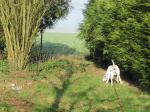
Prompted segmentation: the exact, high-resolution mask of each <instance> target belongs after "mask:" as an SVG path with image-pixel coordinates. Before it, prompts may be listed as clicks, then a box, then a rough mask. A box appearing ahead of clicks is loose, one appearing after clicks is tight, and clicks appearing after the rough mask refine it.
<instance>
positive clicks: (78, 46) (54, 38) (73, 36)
mask: <svg viewBox="0 0 150 112" xmlns="http://www.w3.org/2000/svg"><path fill="white" fill-rule="evenodd" d="M37 42H38V43H39V42H40V37H38V38H37ZM43 44H44V47H45V48H48V49H49V50H51V51H53V52H57V53H58V52H59V53H62V54H63V53H64V54H77V55H79V54H80V55H85V54H88V53H89V51H88V50H87V48H86V47H85V42H84V41H82V40H80V39H79V37H78V34H77V33H44V35H43Z"/></svg>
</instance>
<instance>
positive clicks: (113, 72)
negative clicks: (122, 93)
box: [103, 60, 122, 85]
mask: <svg viewBox="0 0 150 112" xmlns="http://www.w3.org/2000/svg"><path fill="white" fill-rule="evenodd" d="M112 63H113V65H110V66H109V67H108V68H107V71H106V73H105V75H104V77H103V81H104V82H105V81H106V83H108V82H109V80H111V85H112V84H113V79H114V78H115V76H116V78H117V82H119V83H121V84H122V81H121V78H120V70H119V67H118V66H117V65H115V63H114V61H113V60H112Z"/></svg>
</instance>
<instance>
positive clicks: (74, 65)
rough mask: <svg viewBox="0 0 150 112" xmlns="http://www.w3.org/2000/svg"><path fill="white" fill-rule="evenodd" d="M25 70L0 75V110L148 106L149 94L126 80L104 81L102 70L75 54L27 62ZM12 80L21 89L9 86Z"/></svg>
mask: <svg viewBox="0 0 150 112" xmlns="http://www.w3.org/2000/svg"><path fill="white" fill-rule="evenodd" d="M27 71H30V72H18V73H14V74H7V77H8V76H9V79H7V80H6V79H5V78H7V77H6V76H5V73H3V75H0V81H2V83H1V86H0V87H1V88H0V93H1V94H0V95H1V97H0V112H25V111H26V112H89V111H90V112H121V110H122V109H121V107H120V104H121V105H122V106H123V107H122V108H123V109H124V110H125V112H148V111H149V110H150V100H149V99H150V95H148V94H146V93H143V92H141V91H140V90H138V89H137V88H135V87H132V86H130V85H129V84H128V83H126V82H124V84H123V85H120V84H117V83H114V86H111V85H110V84H105V83H104V82H102V76H103V74H104V70H103V69H99V68H96V67H95V65H94V64H93V63H92V62H89V61H85V60H83V59H81V58H80V57H77V56H75V57H73V56H71V57H65V56H64V57H58V58H57V59H55V60H48V61H46V62H43V63H39V65H38V66H37V64H32V65H31V64H30V65H29V66H28V68H27ZM3 76H5V77H3ZM12 83H16V84H17V85H18V86H21V87H22V89H21V90H19V91H14V90H11V89H10V84H12ZM114 87H115V88H116V90H117V93H118V95H119V99H118V96H116V94H115V91H114Z"/></svg>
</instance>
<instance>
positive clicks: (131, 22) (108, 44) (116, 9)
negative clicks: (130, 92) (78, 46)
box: [81, 0, 150, 88]
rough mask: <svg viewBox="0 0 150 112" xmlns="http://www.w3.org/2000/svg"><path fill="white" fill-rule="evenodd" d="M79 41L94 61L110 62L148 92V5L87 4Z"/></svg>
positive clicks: (144, 1) (102, 0) (96, 0)
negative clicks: (83, 40)
mask: <svg viewBox="0 0 150 112" xmlns="http://www.w3.org/2000/svg"><path fill="white" fill-rule="evenodd" d="M84 15H85V19H84V22H83V24H82V25H81V37H82V38H83V39H85V40H86V43H87V47H88V48H89V50H90V52H91V55H92V56H93V58H94V59H97V58H99V59H101V60H102V61H104V62H110V61H111V59H114V60H115V62H116V63H117V64H118V65H119V66H120V67H121V69H122V70H124V71H125V72H127V73H128V74H130V76H131V78H132V79H136V80H138V81H140V82H141V85H142V86H145V87H147V88H150V74H149V70H148V69H149V68H150V66H149V65H150V64H149V63H150V61H149V53H150V47H149V44H150V1H149V0H90V2H89V4H88V5H87V9H86V10H85V12H84Z"/></svg>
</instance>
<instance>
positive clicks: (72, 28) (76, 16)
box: [47, 0, 88, 33]
mask: <svg viewBox="0 0 150 112" xmlns="http://www.w3.org/2000/svg"><path fill="white" fill-rule="evenodd" d="M71 1H72V2H71V6H72V8H71V10H70V12H69V14H68V15H67V16H66V17H65V18H64V19H61V20H59V21H58V22H57V23H56V24H55V25H54V26H53V28H52V29H50V30H47V31H48V32H64V33H76V32H78V28H79V26H80V24H81V23H82V21H83V19H84V16H83V9H85V4H87V3H88V0H71Z"/></svg>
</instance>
